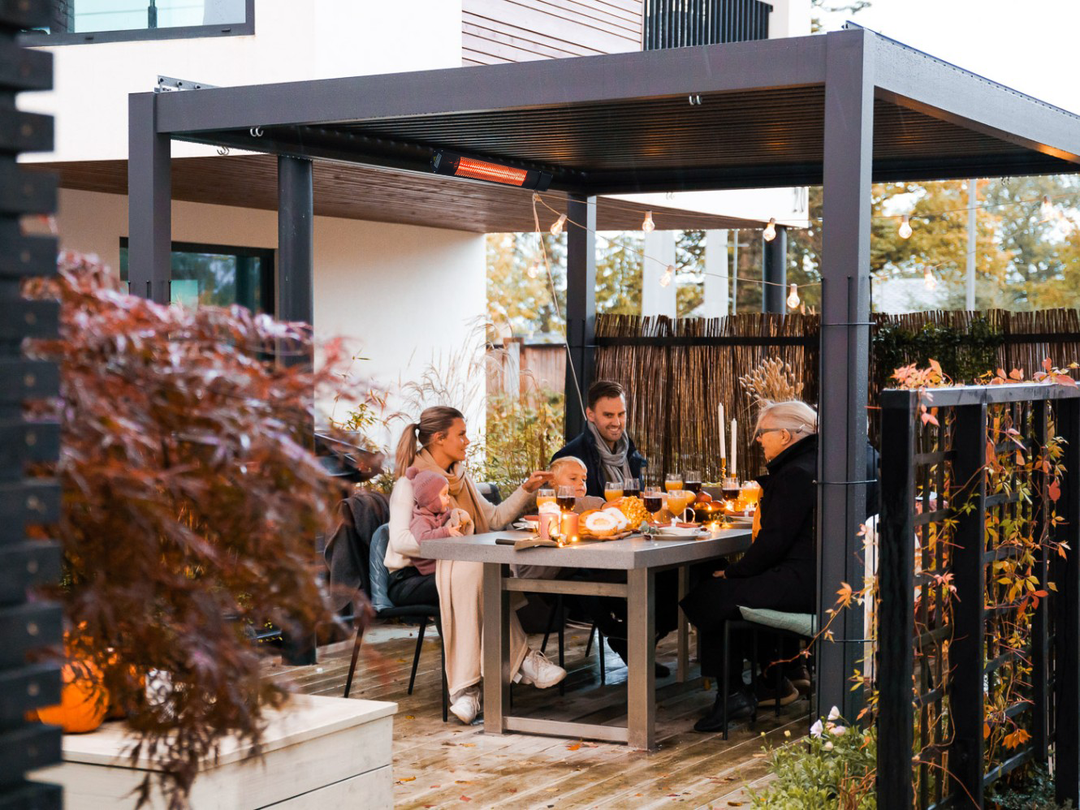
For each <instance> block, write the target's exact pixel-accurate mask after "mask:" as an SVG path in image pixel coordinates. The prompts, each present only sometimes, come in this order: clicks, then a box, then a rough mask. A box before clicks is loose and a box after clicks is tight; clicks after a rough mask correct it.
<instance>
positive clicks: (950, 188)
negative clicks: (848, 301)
mask: <svg viewBox="0 0 1080 810" xmlns="http://www.w3.org/2000/svg"><path fill="white" fill-rule="evenodd" d="M985 187H986V183H985V182H984V183H983V184H981V185H980V189H985ZM898 197H899V198H902V199H904V200H905V201H906V200H908V199H910V201H911V203H910V205H909V206H908V207H906V208H903V209H901V210H898V208H897V205H896V203H897V198H898ZM873 206H874V208H873V210H874V215H875V216H874V220H873V226H872V237H871V241H870V272H871V273H872V274H873V275H874V277H875V278H876V279H879V280H882V281H884V280H885V279H888V278H918V277H919V276H922V275H923V274H924V272H925V270H926V269H927V268H930V269H931V272H932V273H933V274H934V278H935V279H936V281H937V283H938V286H937V288H936V290H935V293H934V301H935V308H940V309H963V308H964V305H965V289H966V277H967V253H968V237H967V221H968V211H967V206H968V192H967V182H966V181H961V180H949V181H943V182H938V183H925V184H921V185H920V184H914V183H887V184H881V185H875V186H874V187H873ZM905 213H906V214H907V215H908V216H909V217H910V224H911V230H912V233H911V236H910V237H909V238H907V239H905V238H903V237H902V236H901V235H900V227H899V226H900V223H901V220H900V216H901V215H902V214H905ZM1000 225H1001V223H1000V220H999V216H998V214H997V212H996V210H995V209H994V208H990V207H983V208H980V209H979V210H978V211H976V232H975V233H976V235H975V250H976V266H975V271H976V276H975V278H976V284H975V304H976V307H978V308H981V309H988V308H991V307H1002V306H1007V305H1008V303H1009V300H1008V295H1007V294H1006V287H1007V277H1008V273H1009V255H1008V253H1007V252H1006V251H1002V250H1001V248H1000V247H999V245H998V230H999V227H1000ZM878 289H880V288H878ZM905 303H906V302H897V301H876V302H875V304H876V308H878V309H884V310H888V309H893V308H897V307H898V306H903V305H904V304H905Z"/></svg>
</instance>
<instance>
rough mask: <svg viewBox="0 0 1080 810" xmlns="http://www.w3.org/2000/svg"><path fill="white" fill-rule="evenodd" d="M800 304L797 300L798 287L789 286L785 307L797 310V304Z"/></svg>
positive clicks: (796, 285) (794, 285) (795, 285)
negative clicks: (789, 291) (789, 292)
mask: <svg viewBox="0 0 1080 810" xmlns="http://www.w3.org/2000/svg"><path fill="white" fill-rule="evenodd" d="M801 303H802V302H801V301H800V300H799V285H798V284H792V285H791V294H790V295H789V296H788V297H787V305H788V306H789V307H791V308H792V309H798V308H799V304H801Z"/></svg>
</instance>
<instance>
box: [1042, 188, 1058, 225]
mask: <svg viewBox="0 0 1080 810" xmlns="http://www.w3.org/2000/svg"><path fill="white" fill-rule="evenodd" d="M1039 216H1040V217H1041V221H1042V222H1049V221H1050V220H1052V219H1057V209H1056V208H1054V204H1053V203H1052V202H1050V197H1049V196H1048V195H1043V198H1042V205H1040V206H1039Z"/></svg>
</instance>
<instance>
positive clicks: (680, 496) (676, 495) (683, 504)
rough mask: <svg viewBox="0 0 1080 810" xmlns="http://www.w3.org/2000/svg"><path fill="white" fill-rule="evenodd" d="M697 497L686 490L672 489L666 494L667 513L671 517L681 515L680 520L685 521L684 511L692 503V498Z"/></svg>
mask: <svg viewBox="0 0 1080 810" xmlns="http://www.w3.org/2000/svg"><path fill="white" fill-rule="evenodd" d="M695 497H697V496H696V495H695V494H694V493H693V492H691V491H690V490H688V489H673V490H671V491H670V492H668V496H667V498H668V511H669V512H671V514H673V515H678V514H679V513H683V514H682V515H681V518H682V519H683V520H686V514H685V512H686V509H687V508H688V507H689V506H690V504H692V503H693V502H694V498H695Z"/></svg>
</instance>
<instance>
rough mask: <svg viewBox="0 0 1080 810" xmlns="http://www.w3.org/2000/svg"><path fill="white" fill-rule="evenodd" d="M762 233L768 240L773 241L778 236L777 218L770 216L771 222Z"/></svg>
mask: <svg viewBox="0 0 1080 810" xmlns="http://www.w3.org/2000/svg"><path fill="white" fill-rule="evenodd" d="M761 235H762V236H763V237H764V238H765V241H766V242H771V241H772V240H773V239H775V238H776V218H775V217H770V218H769V224H768V225H766V226H765V230H764V231H762V232H761Z"/></svg>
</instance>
